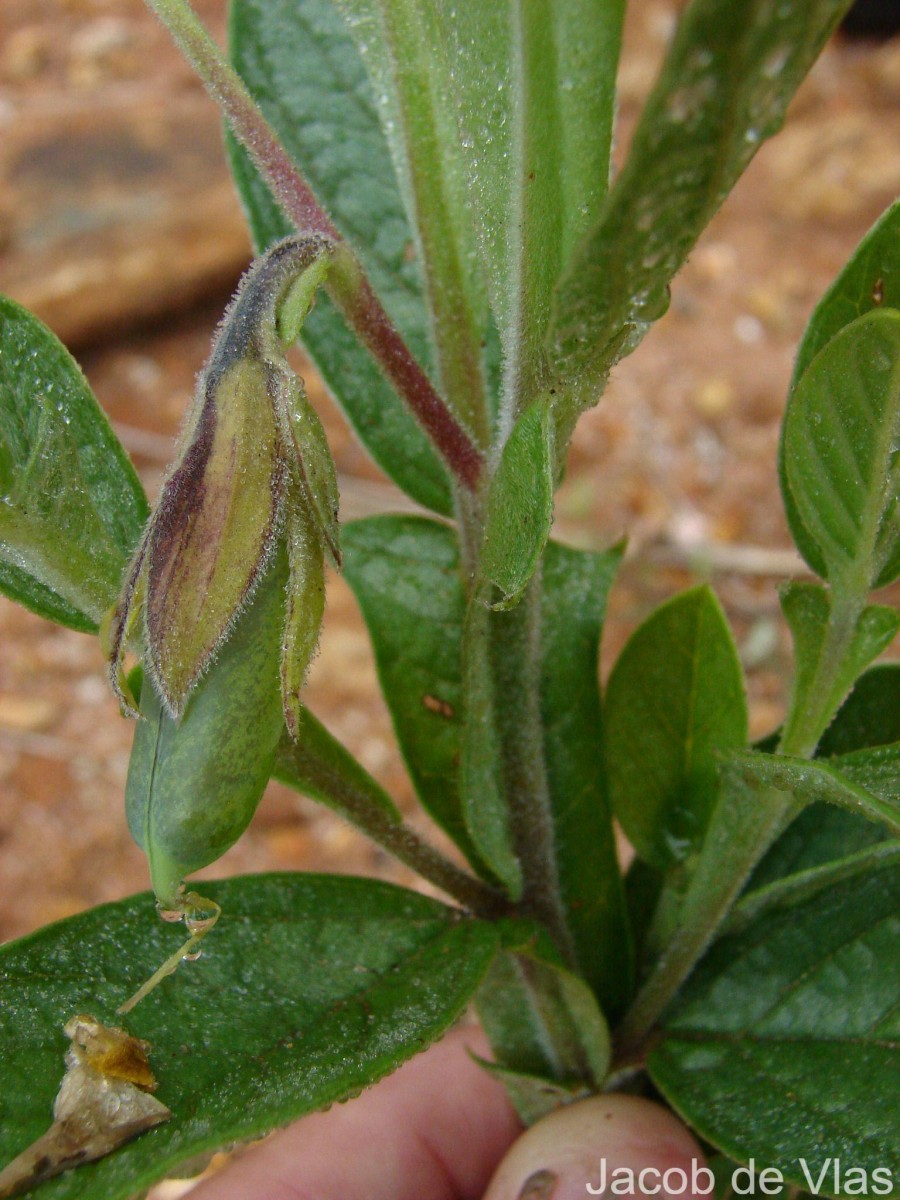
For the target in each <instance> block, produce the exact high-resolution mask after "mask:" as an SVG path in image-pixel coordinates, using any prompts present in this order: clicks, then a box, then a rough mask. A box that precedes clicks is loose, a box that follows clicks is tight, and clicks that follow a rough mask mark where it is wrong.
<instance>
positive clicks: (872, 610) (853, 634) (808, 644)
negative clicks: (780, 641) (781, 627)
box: [781, 582, 900, 744]
mask: <svg viewBox="0 0 900 1200" xmlns="http://www.w3.org/2000/svg"><path fill="white" fill-rule="evenodd" d="M781 607H782V610H783V612H784V615H785V618H786V620H787V622H788V625H789V626H790V629H791V635H792V636H793V639H794V686H793V692H792V695H791V703H790V709H789V714H788V720H787V722H786V724H785V730H784V735H783V736H784V739H785V742H786V744H787V740H788V739H790V738H792V736H793V733H794V730H795V727H796V726H797V725H798V724H799V723H802V722H803V721H804V719H805V718H806V717H807V716H808V714H810V713H814V714H815V713H826V714H830V713H833V712H834V711H835V710H836V709H837V708H838V707H839V705H840V704H841V703H842V702H843V701H844V700H845V698H846V696H847V694H848V693H849V691H850V689H851V688H852V687H853V684H854V682H855V680H856V679H857V678H858V677H859V676H860V675H861V674H862V672H863V671H864V670H865V669H866V667H867V666H868V665H869V664H870V663H871V661H872V659H873V658H877V656H878V655H879V654H880V653H881V652H882V650H884V649H885V648H886V647H887V646H889V645H890V643H891V642H892V641H893V639H894V636H895V635H896V633H897V630H898V628H900V614H898V613H897V612H895V611H894V609H892V608H887V607H885V606H883V605H875V604H870V605H868V606H867V607H866V608H864V609H863V610H862V612H860V613H859V614H858V615H854V616H852V618H851V621H852V624H850V623H849V622H848V625H849V627H848V628H847V630H846V631H845V645H844V646H843V652H842V654H841V656H840V658H839V659H837V658H836V657H835V654H834V650H833V647H832V646H831V645H830V639H829V627H830V625H831V624H832V623H833V620H834V614H833V612H832V600H831V597H830V595H829V593H828V592H827V591H826V589H825V588H823V587H821V586H820V585H819V584H815V583H798V582H792V583H789V584H787V585H786V586H785V587H783V588H782V589H781ZM829 723H830V722H829Z"/></svg>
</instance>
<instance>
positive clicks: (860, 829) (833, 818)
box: [748, 663, 900, 890]
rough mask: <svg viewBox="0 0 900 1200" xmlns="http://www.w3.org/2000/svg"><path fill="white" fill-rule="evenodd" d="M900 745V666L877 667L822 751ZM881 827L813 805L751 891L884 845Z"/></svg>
mask: <svg viewBox="0 0 900 1200" xmlns="http://www.w3.org/2000/svg"><path fill="white" fill-rule="evenodd" d="M898 741H900V666H898V665H897V664H896V663H883V664H881V665H879V666H875V667H871V668H870V669H869V670H868V671H866V673H865V674H864V675H862V676H861V677H860V678H859V679H858V680H857V681H856V684H855V685H854V688H853V691H852V692H851V693H850V695H849V696H848V697H847V699H846V700H845V701H844V703H843V705H842V706H841V709H840V711H839V712H838V714H837V716H836V717H835V719H834V721H832V723H831V725H830V726H829V727H828V729H827V730H826V731H825V736H824V737H823V738H822V740H821V742H820V743H819V746H818V748H817V750H816V754H817V755H818V757H819V758H827V756H829V755H834V754H849V753H850V752H851V751H854V750H864V749H866V748H867V747H870V746H883V745H889V744H890V743H892V742H898ZM887 836H888V835H887V832H886V831H885V829H884V827H883V826H881V825H876V824H873V822H871V821H867V820H866V819H865V818H864V817H859V816H856V815H855V814H853V813H850V812H848V811H847V810H846V809H841V808H836V807H834V806H833V805H828V804H819V803H817V804H812V805H810V807H809V808H807V809H805V810H804V811H803V812H802V813H801V814H800V816H799V817H797V819H796V820H795V821H794V822H793V823H792V824H791V825H790V826H789V828H788V829H786V830H785V832H784V833H783V834H782V836H781V837H780V838H779V839H778V841H777V842H776V843H775V845H774V846H772V848H771V849H770V850H769V851H768V853H767V854H766V856H765V858H764V859H763V860H762V861H761V862H760V864H759V866H758V867H757V868H756V870H755V871H754V873H753V876H752V878H751V881H750V884H749V885H748V890H751V889H755V888H761V887H764V886H765V885H766V884H769V883H772V882H774V881H775V880H778V879H781V878H783V877H784V876H785V875H791V874H794V873H796V872H798V871H806V870H809V869H811V868H813V867H818V866H821V865H822V864H823V863H828V862H831V861H833V860H834V859H840V858H844V857H847V856H849V855H851V854H855V853H857V852H858V851H860V850H864V849H866V848H867V847H869V846H872V845H874V844H876V843H877V842H880V841H883V840H884V839H885V838H886V837H887Z"/></svg>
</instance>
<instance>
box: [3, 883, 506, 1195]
mask: <svg viewBox="0 0 900 1200" xmlns="http://www.w3.org/2000/svg"><path fill="white" fill-rule="evenodd" d="M209 893H210V895H211V896H212V897H213V898H214V899H215V900H216V901H217V902H218V903H219V904H220V905H221V906H222V908H223V910H224V913H223V916H222V918H221V920H220V923H219V925H218V926H217V928H216V930H215V932H214V934H211V935H209V937H208V939H207V941H206V943H205V947H206V948H205V949H204V954H203V958H202V959H201V960H200V961H199V962H197V963H192V964H190V965H187V966H184V967H182V968H181V970H179V971H178V972H177V973H176V974H175V975H174V976H172V977H171V978H169V979H166V980H164V981H163V982H162V983H161V984H160V985H159V987H158V988H157V989H156V991H154V992H153V993H151V994H150V995H149V996H148V997H147V998H146V999H145V1000H143V1001H142V1002H141V1004H140V1005H139V1007H138V1008H136V1009H135V1010H134V1012H133V1013H132V1014H130V1015H129V1017H128V1018H127V1020H128V1026H129V1031H130V1032H133V1033H134V1034H136V1035H137V1036H139V1037H142V1038H146V1039H147V1040H148V1041H149V1042H150V1043H151V1047H152V1049H151V1052H150V1059H151V1065H152V1068H153V1070H154V1072H155V1073H156V1075H157V1078H158V1080H159V1092H158V1095H159V1097H160V1099H161V1100H163V1101H164V1102H165V1103H166V1104H167V1105H168V1106H169V1107H170V1108H171V1110H172V1113H173V1117H172V1119H171V1120H170V1121H169V1122H168V1123H167V1124H165V1125H162V1126H160V1127H159V1128H158V1129H156V1130H154V1131H152V1132H151V1133H148V1134H147V1135H145V1136H143V1137H140V1138H138V1139H137V1140H136V1141H134V1142H131V1143H130V1144H129V1145H127V1146H126V1147H124V1148H123V1149H121V1150H119V1151H117V1152H116V1153H115V1154H113V1155H111V1156H110V1157H108V1158H106V1159H104V1160H102V1161H101V1162H99V1163H97V1164H96V1165H94V1166H90V1167H85V1168H81V1169H80V1170H76V1171H74V1172H69V1173H67V1174H65V1175H63V1176H61V1177H59V1178H58V1179H56V1180H53V1181H51V1182H50V1183H47V1184H45V1185H44V1186H43V1187H42V1188H41V1189H40V1191H39V1192H38V1193H37V1194H38V1195H40V1196H41V1197H47V1200H50V1198H51V1197H52V1198H54V1200H64V1198H67V1197H76V1196H77V1197H78V1198H79V1200H94V1198H95V1197H96V1198H98V1200H126V1198H127V1197H130V1196H132V1195H134V1194H135V1193H136V1192H139V1191H141V1190H142V1189H144V1188H146V1187H148V1186H149V1185H150V1184H151V1183H153V1182H154V1181H155V1180H157V1179H159V1178H161V1177H162V1176H164V1175H166V1174H167V1173H170V1172H172V1171H173V1170H174V1169H175V1168H176V1167H177V1166H178V1165H179V1164H181V1163H185V1162H187V1161H188V1160H191V1159H194V1158H196V1157H197V1156H198V1155H202V1154H205V1153H208V1152H210V1151H212V1150H214V1149H216V1148H219V1147H222V1146H225V1145H228V1144H230V1143H233V1142H237V1141H247V1140H250V1139H252V1138H257V1137H260V1136H261V1135H262V1134H264V1133H266V1132H268V1131H269V1130H270V1129H272V1128H273V1127H276V1126H278V1125H284V1124H286V1123H287V1122H288V1121H291V1120H294V1119H295V1118H296V1117H299V1116H301V1115H303V1114H304V1113H307V1112H311V1111H313V1110H314V1109H317V1108H323V1107H325V1106H327V1105H329V1104H332V1103H334V1102H336V1101H338V1100H344V1099H346V1098H348V1097H349V1096H353V1095H355V1094H356V1093H357V1092H359V1091H361V1090H362V1089H363V1088H364V1087H366V1086H367V1085H369V1084H370V1083H372V1082H374V1081H375V1080H376V1079H379V1078H380V1077H382V1076H383V1075H386V1074H388V1073H389V1072H390V1071H392V1070H393V1069H394V1068H395V1067H397V1066H399V1065H400V1063H402V1062H404V1061H405V1060H406V1059H408V1058H410V1057H412V1056H413V1055H414V1054H416V1053H417V1052H418V1051H419V1050H422V1049H424V1048H425V1046H427V1045H428V1043H429V1042H432V1041H433V1040H434V1039H435V1038H437V1037H440V1036H441V1034H442V1033H444V1031H445V1030H446V1029H447V1028H448V1027H449V1026H450V1025H451V1024H452V1023H453V1021H454V1020H456V1018H457V1017H458V1016H459V1015H460V1014H461V1013H462V1012H463V1011H464V1009H465V1007H466V1005H467V1004H468V1002H469V999H470V997H471V996H472V994H473V992H474V991H475V989H476V988H477V987H478V985H479V983H480V981H481V979H482V978H483V976H484V973H485V971H486V969H487V967H488V964H489V963H490V961H491V958H492V957H493V955H494V952H495V947H496V940H497V938H496V933H495V932H494V930H493V929H492V928H491V927H490V926H488V925H485V924H480V923H477V922H474V921H467V920H461V919H460V918H459V915H458V914H457V913H456V912H455V911H453V910H451V909H448V908H445V907H444V906H443V905H441V904H438V903H436V902H435V901H434V900H429V899H426V898H425V897H424V896H420V895H416V894H415V893H413V892H409V891H405V890H403V889H401V888H397V887H392V886H391V885H389V884H384V883H377V882H375V881H373V880H366V879H353V878H347V877H342V878H332V877H328V876H321V875H320V876H316V875H297V874H281V875H259V876H250V877H246V878H243V879H233V880H230V881H228V882H227V883H221V884H210V885H209ZM176 945H177V934H176V931H175V930H173V929H172V928H171V927H170V926H167V925H164V924H163V923H161V922H160V921H158V920H157V919H156V918H155V915H154V911H153V904H152V901H151V898H150V897H149V896H148V895H146V894H145V895H142V896H135V897H132V898H131V899H129V900H125V901H121V902H120V903H117V904H113V905H105V906H104V907H102V908H98V909H94V910H92V911H91V912H88V913H85V914H82V915H80V916H77V917H73V918H71V919H69V920H67V921H64V922H60V923H59V924H56V925H52V926H50V927H48V928H47V929H44V930H42V931H40V932H39V933H37V934H35V935H33V936H32V937H29V938H25V939H23V940H22V941H20V942H13V943H9V944H7V945H6V946H3V947H2V949H0V973H2V979H3V984H2V986H3V989H4V992H5V993H6V994H7V995H9V996H11V997H14V998H15V999H14V1000H11V1002H10V1003H5V1004H4V1005H3V1007H2V1010H0V1026H2V1034H0V1036H2V1044H3V1046H4V1054H3V1063H2V1066H0V1079H2V1088H0V1114H2V1119H0V1162H5V1161H7V1160H8V1159H11V1158H12V1157H13V1156H14V1155H15V1154H17V1153H18V1152H19V1151H20V1150H22V1149H23V1148H24V1147H25V1146H26V1145H27V1144H29V1143H30V1142H31V1141H32V1140H33V1139H34V1138H36V1137H37V1136H38V1135H40V1134H41V1133H43V1132H44V1130H45V1129H46V1128H47V1126H48V1125H49V1123H50V1111H51V1105H52V1101H53V1097H54V1095H55V1094H56V1089H57V1088H58V1086H59V1082H60V1079H61V1078H62V1073H63V1052H64V1049H65V1039H64V1037H63V1036H62V1026H63V1023H64V1022H65V1021H66V1020H67V1019H68V1018H69V1017H70V1016H72V1015H73V1014H74V1013H77V1012H90V1013H93V1014H94V1015H96V1016H97V1017H99V1018H100V1019H102V1020H106V1021H107V1022H109V1023H117V1022H118V1020H119V1019H118V1018H116V1017H115V1015H114V1014H115V1008H116V1005H117V1004H118V1003H119V1002H120V1001H122V1000H123V999H124V998H125V997H126V996H128V995H129V994H130V993H131V991H133V989H134V987H135V986H136V985H137V983H138V982H140V980H141V979H142V978H144V977H145V976H146V975H147V974H148V973H149V972H150V971H151V970H152V969H153V968H154V967H156V966H157V965H158V963H159V962H160V961H162V959H163V958H164V957H166V956H167V955H168V954H170V953H171V952H172V950H173V949H174V948H175V946H176Z"/></svg>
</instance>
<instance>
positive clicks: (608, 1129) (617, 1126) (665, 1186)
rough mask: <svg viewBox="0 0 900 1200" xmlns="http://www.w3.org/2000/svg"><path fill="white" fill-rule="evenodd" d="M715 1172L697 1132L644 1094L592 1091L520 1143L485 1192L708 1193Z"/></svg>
mask: <svg viewBox="0 0 900 1200" xmlns="http://www.w3.org/2000/svg"><path fill="white" fill-rule="evenodd" d="M711 1192H712V1174H711V1172H709V1169H708V1168H707V1167H706V1162H705V1159H704V1157H703V1152H702V1150H701V1149H700V1147H699V1145H698V1144H697V1142H696V1140H695V1139H694V1138H693V1136H692V1135H691V1134H690V1133H689V1132H688V1130H687V1129H686V1128H685V1127H684V1125H682V1123H681V1122H680V1121H679V1120H678V1118H677V1117H676V1116H675V1115H674V1114H673V1113H671V1112H670V1111H669V1110H668V1109H665V1108H663V1107H662V1106H661V1105H659V1104H654V1103H653V1102H652V1101H650V1100H645V1099H643V1098H642V1097H640V1096H619V1095H610V1096H592V1097H591V1098H590V1099H588V1100H582V1101H580V1102H579V1103H577V1104H573V1105H570V1106H568V1107H567V1108H562V1109H559V1110H558V1111H557V1112H554V1113H551V1114H550V1116H548V1117H545V1118H544V1119H543V1120H542V1121H539V1122H538V1123H537V1124H536V1125H534V1126H532V1128H531V1129H529V1130H528V1132H527V1133H525V1134H523V1136H522V1137H521V1138H520V1139H519V1140H518V1141H517V1142H516V1143H515V1145H514V1146H513V1147H512V1149H511V1150H510V1152H509V1153H508V1154H507V1155H506V1157H505V1158H504V1159H503V1161H502V1162H501V1164H500V1166H499V1167H498V1168H497V1171H496V1172H495V1174H494V1177H493V1178H492V1180H491V1183H490V1185H489V1187H488V1190H487V1192H486V1193H485V1196H484V1200H575V1198H576V1197H577V1198H578V1200H585V1197H587V1196H591V1195H595V1196H599V1195H602V1194H606V1195H615V1196H617V1197H623V1198H625V1197H629V1196H633V1197H653V1200H704V1198H705V1197H708V1196H709V1195H710V1194H711Z"/></svg>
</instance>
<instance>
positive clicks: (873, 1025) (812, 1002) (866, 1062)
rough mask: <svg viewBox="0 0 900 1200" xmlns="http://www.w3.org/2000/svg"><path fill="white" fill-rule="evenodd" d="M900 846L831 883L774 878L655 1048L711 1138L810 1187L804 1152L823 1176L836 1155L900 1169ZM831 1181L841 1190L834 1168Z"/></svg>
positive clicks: (666, 1082)
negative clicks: (896, 1099)
mask: <svg viewBox="0 0 900 1200" xmlns="http://www.w3.org/2000/svg"><path fill="white" fill-rule="evenodd" d="M898 855H900V851H898V849H897V848H896V847H892V848H886V847H885V848H881V847H878V848H876V849H875V850H874V851H870V852H868V854H867V855H863V856H861V858H860V861H859V862H858V863H857V864H856V869H855V870H854V871H852V872H849V871H848V872H843V873H842V874H843V877H839V878H835V877H834V873H833V872H829V870H828V869H827V868H826V869H823V871H822V873H821V876H820V883H819V886H818V887H817V886H816V884H815V881H813V883H812V884H811V885H810V886H807V887H800V888H797V887H795V886H794V885H792V884H791V883H790V881H786V883H785V885H784V888H783V890H780V888H779V886H778V885H776V887H775V888H773V889H770V895H769V897H768V898H767V903H765V904H762V905H761V906H760V911H758V912H757V913H756V915H755V916H753V917H752V919H750V920H748V921H747V922H743V923H742V924H741V927H740V928H739V929H737V930H736V931H735V932H733V933H727V934H726V935H725V936H724V937H722V938H721V939H720V940H719V941H718V942H717V943H716V944H715V945H714V946H713V948H712V950H711V951H710V952H709V953H708V954H707V956H706V958H705V959H704V960H703V962H702V963H701V964H700V966H699V968H698V969H697V970H696V971H695V972H694V974H693V975H692V977H691V979H690V980H689V981H688V983H687V984H686V985H685V987H684V989H683V991H682V993H681V995H680V996H679V998H678V1000H677V1001H676V1003H675V1005H674V1007H673V1008H672V1010H671V1011H670V1013H669V1015H668V1017H667V1019H666V1020H665V1022H664V1029H663V1032H662V1035H661V1036H660V1038H659V1040H658V1041H657V1042H656V1044H655V1046H654V1048H653V1049H652V1050H651V1052H650V1055H649V1058H648V1067H649V1070H650V1073H651V1075H652V1077H653V1080H654V1082H655V1083H656V1085H657V1086H658V1087H659V1088H660V1089H661V1090H662V1092H663V1093H664V1094H665V1096H666V1098H667V1099H668V1100H669V1102H670V1103H671V1104H672V1105H673V1106H674V1107H675V1109H676V1110H677V1111H678V1112H679V1113H680V1114H681V1115H682V1116H683V1117H684V1118H685V1119H686V1120H688V1121H689V1122H690V1124H691V1125H693V1126H694V1128H695V1129H696V1130H697V1131H698V1132H699V1133H700V1134H701V1136H702V1137H703V1138H705V1139H706V1140H708V1141H710V1142H712V1144H713V1145H714V1146H716V1147H718V1148H719V1149H720V1150H722V1151H724V1152H725V1153H727V1154H728V1155H729V1156H730V1157H732V1158H735V1159H737V1160H739V1161H742V1162H746V1161H747V1160H748V1159H749V1158H750V1157H755V1158H756V1160H757V1162H759V1163H765V1164H766V1165H771V1166H775V1167H779V1168H780V1169H781V1170H782V1171H783V1172H784V1175H785V1177H786V1178H787V1179H788V1180H789V1181H791V1182H792V1183H795V1184H797V1185H799V1186H801V1187H804V1186H807V1187H808V1186H809V1182H808V1180H806V1179H805V1178H804V1175H803V1170H802V1165H801V1160H803V1162H805V1163H806V1165H807V1167H808V1169H809V1170H810V1171H811V1172H813V1178H817V1177H818V1174H819V1172H820V1171H821V1169H822V1167H823V1166H824V1165H825V1164H826V1161H827V1160H830V1162H829V1166H830V1167H833V1163H834V1160H835V1159H840V1161H841V1164H842V1166H843V1168H844V1170H845V1172H846V1170H847V1169H848V1168H849V1167H851V1166H852V1167H856V1168H862V1169H865V1170H867V1171H868V1172H870V1173H871V1172H872V1171H873V1170H874V1169H875V1168H878V1167H880V1168H887V1169H888V1170H889V1171H891V1172H892V1173H893V1178H894V1179H896V1178H897V1177H898V1176H897V1172H898V1171H900V1149H898V1144H897V1137H896V1116H895V1111H894V1107H893V1105H892V1104H890V1103H887V1104H886V1103H885V1097H886V1096H891V1095H894V1094H895V1089H896V1080H897V1076H898V1071H900V1016H898V1011H900V1010H898V1005H897V998H898V995H900V958H898V956H897V953H896V945H897V938H898V936H900V857H898ZM813 874H815V873H813ZM751 900H752V897H751ZM748 903H750V901H748ZM845 1178H846V1176H845ZM821 1192H822V1194H825V1195H835V1194H836V1188H835V1186H834V1181H833V1176H832V1175H831V1174H830V1172H826V1176H825V1179H824V1182H823V1185H822V1187H821Z"/></svg>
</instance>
